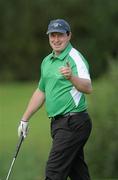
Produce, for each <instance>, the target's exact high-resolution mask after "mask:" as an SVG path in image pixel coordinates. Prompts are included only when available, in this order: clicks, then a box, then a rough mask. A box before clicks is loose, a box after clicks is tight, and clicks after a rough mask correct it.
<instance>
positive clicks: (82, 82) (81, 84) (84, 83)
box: [69, 75, 92, 94]
mask: <svg viewBox="0 0 118 180" xmlns="http://www.w3.org/2000/svg"><path fill="white" fill-rule="evenodd" d="M69 80H70V82H71V83H72V84H73V85H74V86H75V88H76V89H77V90H78V91H80V92H83V93H86V94H90V93H91V92H92V85H91V80H89V79H82V78H79V77H77V76H73V75H72V76H71V77H70V79H69Z"/></svg>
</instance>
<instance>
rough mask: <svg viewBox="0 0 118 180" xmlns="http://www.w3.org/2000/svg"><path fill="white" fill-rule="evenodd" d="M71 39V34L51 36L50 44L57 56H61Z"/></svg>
mask: <svg viewBox="0 0 118 180" xmlns="http://www.w3.org/2000/svg"><path fill="white" fill-rule="evenodd" d="M70 39H71V33H69V35H68V34H67V33H59V32H53V33H50V34H49V43H50V46H51V48H52V49H53V51H54V52H55V54H56V55H59V54H60V53H61V52H62V51H63V50H64V49H65V47H66V46H67V44H68V43H69V41H70Z"/></svg>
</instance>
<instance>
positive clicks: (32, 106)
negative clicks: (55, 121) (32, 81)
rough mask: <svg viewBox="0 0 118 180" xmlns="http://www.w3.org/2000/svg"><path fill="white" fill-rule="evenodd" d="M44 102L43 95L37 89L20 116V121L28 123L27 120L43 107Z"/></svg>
mask: <svg viewBox="0 0 118 180" xmlns="http://www.w3.org/2000/svg"><path fill="white" fill-rule="evenodd" d="M44 101H45V95H44V93H43V92H42V91H40V90H39V89H36V91H35V92H34V93H33V96H32V97H31V99H30V101H29V104H28V106H27V109H26V111H25V113H24V114H23V116H22V120H23V121H28V120H29V118H30V117H31V116H32V115H33V114H34V113H35V112H36V111H37V110H38V109H39V108H40V107H41V106H42V105H43V103H44Z"/></svg>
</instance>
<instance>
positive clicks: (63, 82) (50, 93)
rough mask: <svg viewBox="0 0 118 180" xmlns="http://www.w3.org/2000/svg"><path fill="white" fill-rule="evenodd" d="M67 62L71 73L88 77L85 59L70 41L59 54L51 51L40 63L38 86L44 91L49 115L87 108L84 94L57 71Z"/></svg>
mask: <svg viewBox="0 0 118 180" xmlns="http://www.w3.org/2000/svg"><path fill="white" fill-rule="evenodd" d="M67 62H69V64H70V66H71V69H72V73H73V75H75V76H78V77H80V78H85V79H90V76H89V71H88V63H87V61H86V60H85V59H84V57H83V56H82V55H81V54H80V52H79V51H77V50H76V49H75V48H73V47H72V45H71V44H70V43H69V44H68V45H67V47H66V48H65V50H64V51H63V52H62V53H61V54H60V55H59V56H57V57H56V56H54V53H53V52H52V53H51V54H49V55H48V56H47V57H45V58H44V60H43V62H42V64H41V78H40V81H39V85H38V88H39V89H40V90H41V91H43V92H44V93H45V97H46V110H47V113H48V116H49V117H53V116H56V115H59V114H65V113H67V112H81V111H83V110H85V109H86V108H87V105H86V101H85V95H84V94H83V93H82V92H79V91H78V90H77V89H76V88H75V87H74V86H73V84H72V83H71V82H70V81H69V80H67V79H65V77H64V76H63V75H61V73H60V71H59V69H60V68H61V67H62V66H66V63H67Z"/></svg>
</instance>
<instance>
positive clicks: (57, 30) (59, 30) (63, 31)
mask: <svg viewBox="0 0 118 180" xmlns="http://www.w3.org/2000/svg"><path fill="white" fill-rule="evenodd" d="M53 32H59V33H63V34H64V33H66V31H65V30H62V29H51V30H49V31H47V32H46V34H50V33H53Z"/></svg>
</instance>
